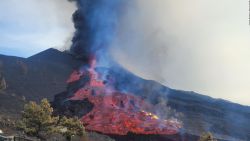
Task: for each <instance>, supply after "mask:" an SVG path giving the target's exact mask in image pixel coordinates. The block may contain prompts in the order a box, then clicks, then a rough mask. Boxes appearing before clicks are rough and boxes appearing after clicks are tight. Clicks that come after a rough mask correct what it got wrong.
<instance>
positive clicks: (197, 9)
mask: <svg viewBox="0 0 250 141" xmlns="http://www.w3.org/2000/svg"><path fill="white" fill-rule="evenodd" d="M248 13H249V12H248V1H247V0H243V1H237V0H222V1H219V2H218V1H216V0H202V1H199V0H190V1H185V0H175V1H173V0H154V1H149V0H148V1H145V0H135V1H134V5H133V7H130V9H129V10H128V12H127V13H126V15H125V16H124V17H123V18H122V19H121V20H120V23H119V27H118V30H117V35H116V36H115V39H114V40H113V42H112V45H111V47H110V49H111V52H112V55H113V57H114V58H115V60H117V61H118V62H119V63H120V64H122V65H123V66H124V67H125V68H127V69H129V70H130V71H132V72H134V73H136V74H137V75H139V76H142V77H144V78H146V79H153V80H156V81H159V82H161V83H163V84H165V85H167V86H170V87H172V88H176V89H182V90H188V91H196V92H199V93H202V94H206V95H209V96H213V97H216V98H223V99H226V100H230V101H233V102H237V103H241V104H246V105H250V101H249V98H250V97H249V94H248V93H249V91H250V87H249V84H250V75H249V71H250V65H249V60H250V57H249V56H250V48H249V47H250V40H249V39H250V32H249V25H248Z"/></svg>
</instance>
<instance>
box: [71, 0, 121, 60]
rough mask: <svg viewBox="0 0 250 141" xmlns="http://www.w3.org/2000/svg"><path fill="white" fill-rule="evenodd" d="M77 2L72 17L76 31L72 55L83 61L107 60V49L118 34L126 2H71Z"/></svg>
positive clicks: (83, 0)
mask: <svg viewBox="0 0 250 141" xmlns="http://www.w3.org/2000/svg"><path fill="white" fill-rule="evenodd" d="M69 1H74V2H76V5H77V10H76V11H75V13H74V14H73V16H72V19H73V22H74V27H75V29H76V31H75V33H74V37H73V39H72V46H71V48H70V51H71V53H73V54H74V55H76V56H77V57H79V58H81V59H83V60H85V61H86V60H89V59H91V58H92V57H95V58H96V59H97V61H98V59H100V58H102V59H107V58H104V57H100V56H106V57H107V56H108V55H107V48H108V46H109V44H110V43H111V41H112V39H113V37H114V36H115V33H116V28H117V25H118V22H119V17H120V16H121V15H122V13H123V10H124V7H125V3H126V0H69ZM102 61H103V60H102Z"/></svg>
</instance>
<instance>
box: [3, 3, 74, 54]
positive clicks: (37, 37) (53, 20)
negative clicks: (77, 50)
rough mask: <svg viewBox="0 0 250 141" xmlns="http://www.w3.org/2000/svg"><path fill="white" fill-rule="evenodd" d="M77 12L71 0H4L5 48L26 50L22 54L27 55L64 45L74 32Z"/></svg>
mask: <svg viewBox="0 0 250 141" xmlns="http://www.w3.org/2000/svg"><path fill="white" fill-rule="evenodd" d="M74 11H75V6H74V4H73V3H69V2H68V1H67V0H42V1H41V0H1V1H0V32H1V35H0V38H1V39H0V43H1V46H2V49H3V47H5V48H4V49H5V50H6V49H8V48H9V49H10V48H11V49H10V50H13V49H14V48H17V49H18V50H26V51H27V53H26V54H25V55H22V56H25V57H27V56H30V55H33V54H34V53H37V52H40V51H42V50H45V49H47V48H50V47H58V48H61V47H63V46H64V44H65V42H66V40H67V39H68V38H69V37H71V36H72V34H73V32H74V27H73V23H72V21H71V15H72V13H73V12H74ZM14 45H15V46H14ZM1 52H4V51H3V50H2V51H1V47H0V53H1ZM16 55H17V56H18V55H19V54H18V53H16Z"/></svg>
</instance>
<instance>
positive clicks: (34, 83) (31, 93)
mask: <svg viewBox="0 0 250 141" xmlns="http://www.w3.org/2000/svg"><path fill="white" fill-rule="evenodd" d="M0 62H2V63H1V64H2V72H3V75H4V77H5V79H6V83H7V85H8V87H7V90H6V91H8V92H9V93H16V94H17V95H19V96H24V97H25V98H26V99H27V100H34V101H40V100H41V99H42V98H48V99H49V100H52V99H53V98H54V95H55V94H57V93H60V92H62V91H64V90H65V89H66V86H67V85H66V80H67V78H68V76H69V75H70V73H71V72H72V71H73V70H75V69H76V68H78V67H79V66H80V65H81V64H82V63H83V62H81V61H79V60H76V59H75V58H74V57H73V56H71V55H70V54H67V53H64V52H60V51H58V50H56V49H48V50H45V51H44V52H41V53H39V54H36V55H34V56H31V57H29V58H19V57H10V56H4V55H0Z"/></svg>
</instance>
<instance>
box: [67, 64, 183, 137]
mask: <svg viewBox="0 0 250 141" xmlns="http://www.w3.org/2000/svg"><path fill="white" fill-rule="evenodd" d="M93 64H94V63H92V65H91V67H90V68H89V69H88V70H84V71H82V72H76V71H74V72H73V73H72V75H71V77H70V79H69V80H68V81H67V82H68V83H71V82H74V81H77V80H79V79H81V78H84V77H88V78H89V82H88V83H87V84H86V85H85V86H84V87H82V88H81V89H79V90H78V91H77V92H76V93H75V94H74V95H73V96H72V97H71V98H70V100H83V99H88V100H89V101H90V102H91V103H93V104H94V108H93V110H92V111H91V112H89V113H88V114H86V115H84V116H83V117H82V122H83V124H84V125H85V128H86V129H87V130H91V131H97V132H101V133H104V134H118V135H126V134H127V133H128V132H132V133H135V134H164V135H170V134H176V133H177V132H178V130H179V128H181V125H180V123H179V122H177V121H175V120H162V119H160V118H159V117H157V116H156V115H155V114H153V113H149V112H146V110H148V109H152V108H153V105H151V104H149V103H147V102H145V101H143V100H142V99H140V98H139V97H136V96H134V95H132V94H127V93H126V94H125V93H121V92H118V91H115V90H110V88H108V87H107V86H106V85H105V84H104V83H103V81H102V80H99V79H98V74H97V72H96V71H95V70H94V65H93Z"/></svg>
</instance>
